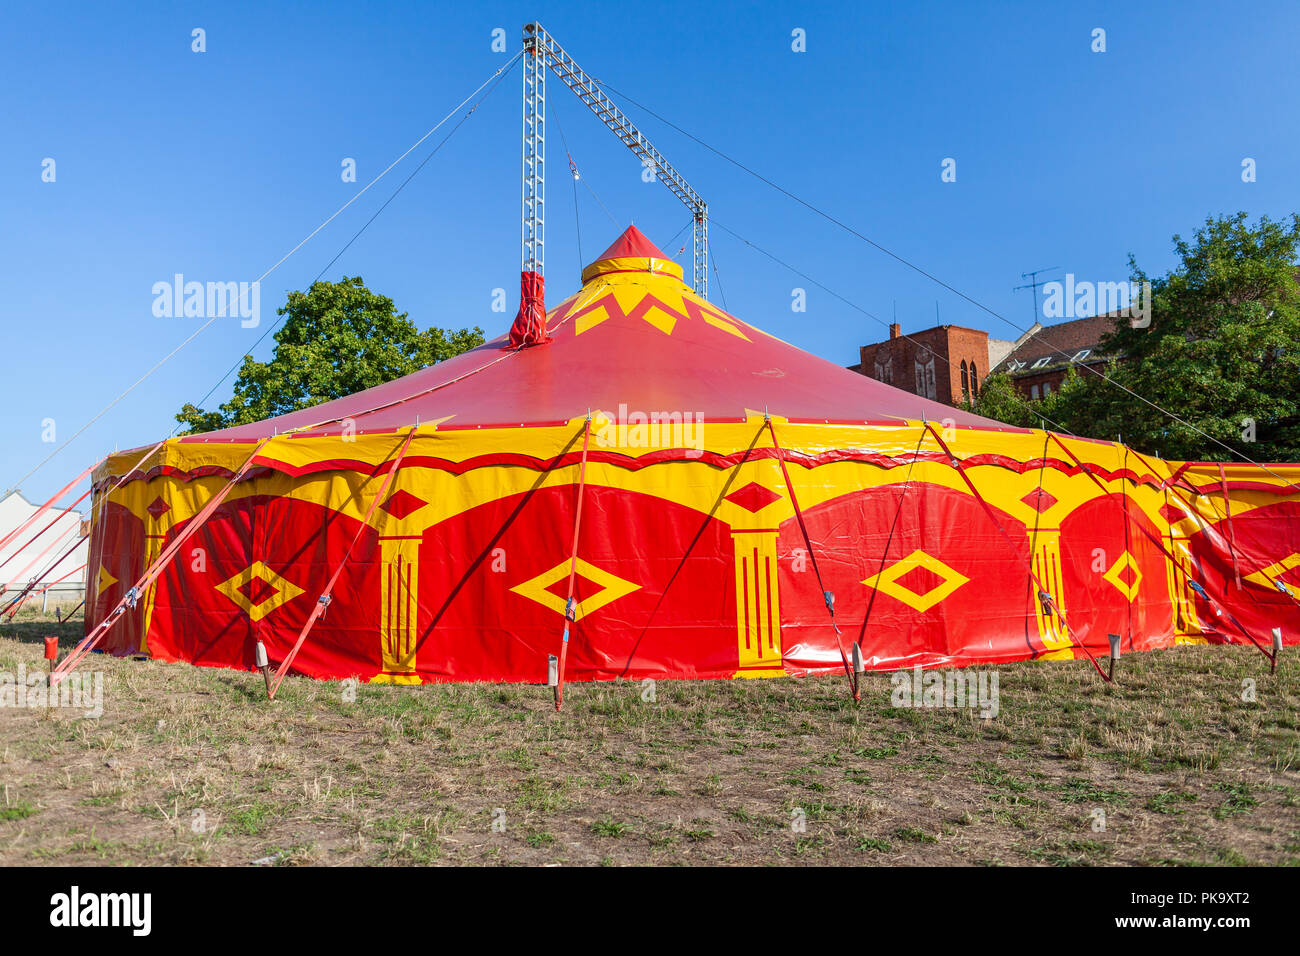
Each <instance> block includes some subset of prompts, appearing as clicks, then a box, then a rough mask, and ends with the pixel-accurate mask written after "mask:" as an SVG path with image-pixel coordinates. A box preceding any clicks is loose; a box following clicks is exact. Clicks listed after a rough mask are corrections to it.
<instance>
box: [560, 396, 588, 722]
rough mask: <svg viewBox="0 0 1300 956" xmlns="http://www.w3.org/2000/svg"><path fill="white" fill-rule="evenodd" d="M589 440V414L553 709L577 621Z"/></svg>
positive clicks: (562, 683) (561, 690)
mask: <svg viewBox="0 0 1300 956" xmlns="http://www.w3.org/2000/svg"><path fill="white" fill-rule="evenodd" d="M590 439H591V414H590V413H588V415H587V421H586V422H585V423H584V424H583V426H582V466H581V467H580V468H579V469H578V507H577V509H576V510H575V512H574V516H573V550H572V552H571V555H572V556H571V557H570V559H569V590H568V596H567V597H566V598H565V601H564V637H563V639H562V640H561V641H560V668H559V671H558V673H557V675H556V681H555V709H556V710H559V709H560V706H561V705H562V704H563V703H564V667H565V664H566V663H567V662H568V660H569V624H570V623H572V622H573V621H575V620H576V619H577V607H576V604H575V602H574V600H573V582H574V580H575V579H576V578H577V574H578V532H579V531H580V530H581V528H582V503H583V501H584V500H585V499H586V497H587V446H588V443H589V442H590Z"/></svg>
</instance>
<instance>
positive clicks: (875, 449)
mask: <svg viewBox="0 0 1300 956" xmlns="http://www.w3.org/2000/svg"><path fill="white" fill-rule="evenodd" d="M546 331H547V335H548V337H549V340H548V341H545V342H544V343H541V344H536V345H531V346H529V347H524V348H519V347H515V346H512V345H511V343H510V340H509V337H507V336H502V337H501V338H499V339H496V340H494V341H492V342H489V343H487V344H485V345H483V346H481V347H479V348H477V349H474V350H473V351H470V352H467V353H465V354H463V355H460V356H457V357H456V358H454V359H451V360H449V361H446V362H443V363H441V364H438V365H436V366H432V367H430V368H426V369H424V370H422V371H420V372H417V373H415V374H413V375H409V376H407V377H405V378H402V379H399V380H396V381H393V382H389V383H387V384H385V385H381V386H379V387H377V388H373V389H369V390H367V391H365V392H361V393H358V394H355V395H351V396H349V397H347V398H344V399H340V400H337V401H333V402H329V403H326V404H324V405H320V406H316V407H313V408H310V409H306V410H303V411H299V412H295V413H293V414H290V415H285V416H282V417H279V418H274V419H270V420H267V421H263V422H258V423H256V424H251V425H242V426H238V427H235V428H230V429H226V430H224V431H218V432H213V433H209V434H205V435H196V436H190V437H185V438H180V439H174V440H170V441H167V442H166V443H164V444H162V445H161V446H159V447H158V448H156V449H155V450H154V451H152V452H150V453H148V454H142V453H143V452H144V449H137V450H135V451H134V452H122V453H118V454H115V455H113V456H111V457H110V458H109V459H107V461H106V462H105V463H104V464H103V465H102V466H101V467H100V469H99V470H98V471H97V473H96V475H95V481H96V487H97V489H98V492H97V496H96V500H95V505H94V509H93V520H94V524H93V531H92V537H91V558H90V562H91V563H90V577H89V582H90V584H89V587H90V600H89V601H88V613H87V616H86V622H87V630H88V632H90V631H91V630H93V629H95V628H96V627H97V626H99V625H101V624H102V623H105V622H109V621H111V622H112V627H111V630H109V631H108V634H107V637H106V640H105V644H104V646H106V647H107V648H108V649H109V650H112V651H114V652H116V653H124V654H125V653H131V654H134V653H142V654H147V655H150V656H152V657H156V658H160V659H165V660H184V661H191V662H193V663H196V664H204V665H215V666H226V667H239V668H251V667H253V666H254V663H255V660H256V648H257V644H258V642H259V641H260V642H261V643H262V644H263V645H264V646H265V648H266V649H267V653H268V656H269V658H270V662H271V665H272V666H277V665H279V664H280V663H281V662H283V661H284V660H285V658H286V656H288V655H289V654H290V651H291V649H292V648H293V646H294V644H295V643H296V642H297V641H298V640H299V637H300V635H302V634H303V631H304V627H305V626H306V625H307V624H308V621H309V619H311V618H312V617H313V615H315V623H314V627H311V628H310V629H309V633H308V634H307V635H306V637H305V639H304V640H303V641H302V645H301V651H300V652H299V653H298V654H297V656H296V658H294V659H293V665H292V670H293V671H295V672H298V673H302V674H306V675H309V676H312V677H318V678H345V677H351V676H358V677H360V678H362V679H365V680H368V681H380V682H391V683H420V682H428V681H466V680H487V681H520V682H535V683H540V682H543V681H544V680H546V678H547V670H548V660H549V658H550V657H551V656H553V655H558V654H560V650H561V647H562V644H563V642H564V635H565V633H566V624H567V633H568V635H569V640H568V653H567V679H569V680H598V679H609V678H616V677H625V678H644V677H655V678H667V677H672V678H724V677H772V676H780V675H802V674H809V673H818V672H834V671H839V670H842V669H843V668H844V667H845V664H846V660H847V659H848V654H849V650H850V649H851V648H852V646H853V644H855V643H857V644H858V645H859V646H860V649H861V657H862V658H863V660H864V662H865V666H866V668H868V669H894V668H899V667H905V666H906V667H910V666H913V665H917V664H919V665H923V666H932V665H966V664H977V663H994V662H1003V661H1014V660H1024V659H1031V658H1039V659H1066V658H1075V657H1079V656H1082V655H1084V654H1104V653H1107V652H1108V651H1107V635H1108V634H1118V635H1120V637H1121V646H1122V648H1123V649H1124V651H1128V650H1145V649H1151V648H1157V647H1165V646H1169V645H1172V644H1175V643H1180V642H1205V641H1214V642H1228V643H1247V642H1252V643H1258V644H1260V645H1261V647H1268V646H1269V645H1270V644H1271V642H1272V636H1271V635H1272V630H1273V629H1274V628H1280V629H1281V632H1282V635H1283V639H1284V641H1285V642H1286V643H1294V642H1296V641H1297V640H1298V639H1300V610H1298V608H1297V602H1296V599H1295V597H1294V596H1293V592H1296V591H1297V590H1298V588H1297V587H1296V586H1295V585H1296V583H1297V582H1298V580H1300V491H1298V490H1297V485H1296V484H1293V482H1297V480H1298V479H1300V467H1297V466H1294V465H1279V466H1270V467H1269V468H1267V469H1265V468H1261V467H1253V466H1243V465H1228V466H1222V467H1221V466H1218V465H1213V464H1209V465H1207V464H1197V463H1179V462H1170V461H1163V460H1158V459H1154V458H1151V457H1149V456H1144V455H1141V454H1139V453H1138V452H1136V451H1134V450H1132V449H1129V448H1126V447H1124V446H1123V445H1119V444H1116V443H1110V442H1098V441H1091V440H1085V439H1080V438H1072V437H1067V436H1057V435H1053V434H1050V433H1047V432H1044V431H1039V430H1027V429H1019V428H1013V427H1010V426H1007V425H1003V424H1000V423H998V422H994V421H989V420H987V419H983V418H980V417H978V416H975V415H972V414H968V413H966V412H963V411H960V410H956V409H953V408H949V407H947V406H944V405H939V404H937V403H935V402H931V401H927V400H925V399H922V398H918V397H916V396H914V395H911V394H908V393H905V392H902V391H899V390H897V389H894V388H892V387H890V386H888V385H885V384H883V383H881V382H877V381H874V380H872V379H870V378H866V377H864V376H861V375H858V374H856V373H853V372H851V371H848V370H846V369H844V368H841V367H839V366H836V365H833V364H831V363H829V362H826V361H823V360H822V359H819V358H817V357H815V356H812V355H810V354H808V353H806V352H803V351H801V350H800V349H797V348H795V347H793V346H791V345H789V344H787V343H785V342H782V341H780V340H779V339H776V338H774V337H772V336H770V335H768V334H767V333H765V332H763V331H761V330H760V329H758V328H755V327H754V326H752V325H749V324H748V323H746V322H744V321H742V320H740V319H738V318H736V317H735V316H733V315H729V314H727V313H726V312H724V311H722V310H720V309H718V308H717V307H716V306H714V305H712V304H711V303H709V302H707V301H705V300H703V299H701V298H699V297H698V296H696V295H694V294H693V293H692V292H691V290H690V288H688V287H687V286H686V285H685V284H684V283H683V281H682V271H681V268H680V267H679V266H678V265H677V264H676V263H674V262H673V261H672V260H671V259H669V258H668V257H667V256H665V255H664V254H663V253H662V252H660V251H659V250H658V249H657V248H655V247H654V245H653V244H651V243H650V242H649V241H648V240H646V238H645V237H644V236H642V235H641V234H640V233H639V232H637V230H636V229H635V228H632V229H629V230H627V232H626V233H625V234H624V235H623V236H622V237H620V239H619V240H618V241H617V242H616V243H615V244H614V245H613V246H612V247H611V248H610V249H609V250H608V251H607V252H606V253H605V254H604V255H602V256H601V257H600V258H599V259H598V260H597V261H596V262H594V263H592V264H591V265H590V266H588V267H587V268H586V269H585V270H584V271H583V274H582V288H581V289H580V290H579V291H578V292H577V293H575V294H574V295H572V296H570V297H568V298H567V299H565V300H564V301H563V302H562V303H561V304H560V305H559V306H558V307H557V308H555V309H553V310H551V311H550V312H549V313H547V315H546ZM232 479H237V480H234V481H232ZM214 505H215V507H213V506H214ZM579 512H581V519H580V520H579ZM575 529H576V534H575ZM575 538H576V547H575ZM160 556H163V557H165V558H167V560H166V561H165V563H164V562H161V561H159V560H158V559H159V557H160ZM151 568H152V569H154V571H156V572H157V578H156V581H154V582H152V586H151V587H145V588H136V590H135V591H134V592H133V591H132V588H133V587H135V586H136V585H137V583H138V582H139V581H140V580H141V578H142V576H144V575H145V574H146V572H147V571H149V570H150V569H151ZM571 578H572V586H570V579H571ZM332 580H333V581H334V584H333V586H332V587H331V581H332ZM827 592H829V594H830V595H832V596H833V597H831V598H830V599H829V600H828V596H827ZM326 593H328V594H329V595H330V596H331V600H330V601H329V602H328V603H327V604H321V603H319V598H320V596H321V595H322V594H326ZM570 595H572V597H573V599H574V600H573V604H572V607H571V608H569V607H568V598H569V596H570ZM831 607H833V614H832V613H831ZM566 611H568V612H569V613H567V614H566ZM114 615H117V616H116V618H115V617H114ZM569 618H571V623H569V621H568V620H567V619H569Z"/></svg>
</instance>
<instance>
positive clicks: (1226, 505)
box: [1219, 462, 1241, 591]
mask: <svg viewBox="0 0 1300 956" xmlns="http://www.w3.org/2000/svg"><path fill="white" fill-rule="evenodd" d="M1219 491H1220V492H1222V493H1223V521H1224V523H1225V524H1226V525H1227V526H1228V553H1229V554H1231V555H1232V576H1233V578H1234V579H1235V580H1236V582H1237V590H1238V591H1240V590H1241V569H1240V568H1239V567H1238V566H1237V535H1236V534H1235V533H1234V532H1233V530H1232V502H1231V501H1230V500H1229V498H1228V476H1227V474H1226V473H1225V471H1224V469H1223V464H1222V462H1220V464H1219Z"/></svg>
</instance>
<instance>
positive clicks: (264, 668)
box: [254, 641, 274, 700]
mask: <svg viewBox="0 0 1300 956" xmlns="http://www.w3.org/2000/svg"><path fill="white" fill-rule="evenodd" d="M254 663H255V664H256V665H257V669H258V670H259V671H261V672H262V679H263V680H264V681H266V699H267V700H274V698H273V697H272V696H271V663H270V661H269V660H267V657H266V645H265V644H263V643H262V642H261V641H258V642H257V651H256V657H255V658H254Z"/></svg>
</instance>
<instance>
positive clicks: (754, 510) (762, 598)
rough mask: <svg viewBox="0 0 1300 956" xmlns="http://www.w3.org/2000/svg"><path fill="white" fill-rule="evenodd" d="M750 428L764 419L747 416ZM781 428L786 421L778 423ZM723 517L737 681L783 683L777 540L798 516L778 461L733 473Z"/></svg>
mask: <svg viewBox="0 0 1300 956" xmlns="http://www.w3.org/2000/svg"><path fill="white" fill-rule="evenodd" d="M746 411H747V415H748V420H747V425H748V426H749V427H752V428H754V429H759V428H763V427H764V425H763V417H762V413H760V412H756V411H753V410H748V409H747V410H746ZM774 420H775V421H777V422H783V421H784V419H782V418H779V417H775V416H774ZM717 516H718V517H719V518H720V519H721V520H723V521H725V522H726V523H727V525H728V526H729V527H730V528H731V542H732V554H733V560H734V562H735V580H736V650H737V657H738V660H739V669H738V670H737V671H736V675H735V676H736V677H780V676H782V675H783V674H784V673H785V666H784V664H783V663H782V647H781V598H780V593H779V585H778V579H779V575H778V570H779V569H778V565H777V539H778V538H779V537H780V534H781V522H783V521H785V520H787V519H789V518H791V517H793V516H794V507H793V505H791V503H790V493H789V489H787V488H786V487H785V486H784V483H783V479H782V477H781V469H780V464H779V463H778V462H777V461H776V460H775V459H758V460H751V461H749V462H746V463H744V464H742V465H740V466H738V467H737V468H736V469H735V471H734V472H733V473H732V476H731V482H730V485H729V486H728V487H727V489H726V494H724V495H723V496H722V498H721V500H720V501H719V502H718V508H717Z"/></svg>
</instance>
